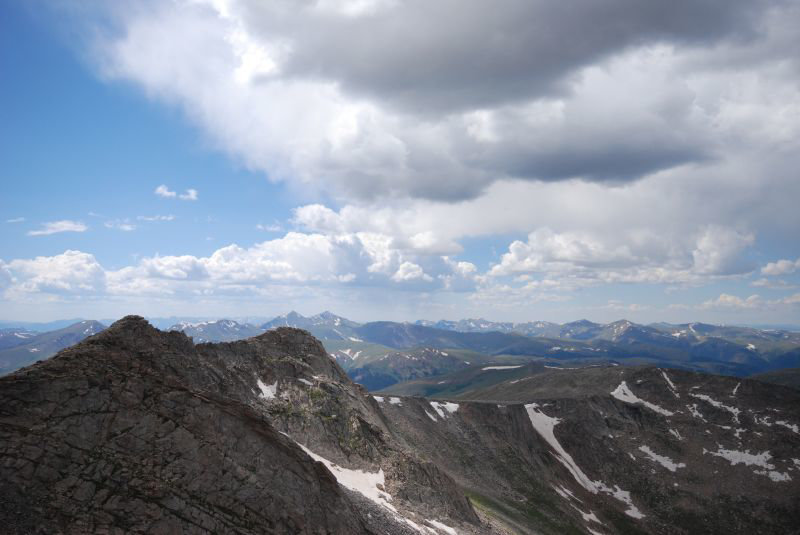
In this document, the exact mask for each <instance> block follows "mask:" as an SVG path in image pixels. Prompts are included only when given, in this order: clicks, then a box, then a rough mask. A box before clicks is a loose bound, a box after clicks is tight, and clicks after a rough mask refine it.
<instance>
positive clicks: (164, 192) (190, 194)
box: [153, 184, 197, 201]
mask: <svg viewBox="0 0 800 535" xmlns="http://www.w3.org/2000/svg"><path fill="white" fill-rule="evenodd" d="M153 193H155V194H156V195H157V196H158V197H161V198H162V199H174V198H176V197H177V198H178V199H180V200H182V201H196V200H197V190H196V189H192V188H189V189H187V190H186V191H185V192H183V193H181V194H180V195H179V194H178V192H176V191H172V190H171V189H169V188H168V187H167V186H166V184H161V185H160V186H158V187H157V188H156V189H155V191H153Z"/></svg>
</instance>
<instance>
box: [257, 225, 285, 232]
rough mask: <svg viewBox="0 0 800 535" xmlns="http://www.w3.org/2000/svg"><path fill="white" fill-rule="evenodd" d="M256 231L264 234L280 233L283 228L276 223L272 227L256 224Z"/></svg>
mask: <svg viewBox="0 0 800 535" xmlns="http://www.w3.org/2000/svg"><path fill="white" fill-rule="evenodd" d="M256 230H263V231H264V232H281V231H282V230H283V227H281V226H280V225H278V224H277V223H274V224H272V225H262V224H261V223H258V224H257V225H256Z"/></svg>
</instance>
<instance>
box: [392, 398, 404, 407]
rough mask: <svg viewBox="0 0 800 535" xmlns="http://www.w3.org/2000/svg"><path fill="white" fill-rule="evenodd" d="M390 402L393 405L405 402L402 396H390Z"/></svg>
mask: <svg viewBox="0 0 800 535" xmlns="http://www.w3.org/2000/svg"><path fill="white" fill-rule="evenodd" d="M389 403H390V404H391V405H402V404H403V402H402V400H401V399H400V398H394V397H392V398H389Z"/></svg>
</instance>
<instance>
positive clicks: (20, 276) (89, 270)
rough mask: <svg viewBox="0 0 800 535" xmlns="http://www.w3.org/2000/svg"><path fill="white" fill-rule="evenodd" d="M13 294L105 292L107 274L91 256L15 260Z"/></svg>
mask: <svg viewBox="0 0 800 535" xmlns="http://www.w3.org/2000/svg"><path fill="white" fill-rule="evenodd" d="M6 268H7V269H8V271H10V273H11V274H12V277H13V279H12V280H13V282H12V284H11V286H10V288H9V291H10V292H11V293H12V294H29V293H54V294H64V293H69V294H81V295H84V294H88V295H91V294H96V293H100V292H102V291H103V290H104V285H105V271H104V270H103V268H102V266H101V265H100V264H99V263H98V262H97V260H96V259H95V257H94V256H93V255H91V254H87V253H83V252H80V251H72V250H67V251H65V252H64V253H62V254H60V255H55V256H38V257H36V258H34V259H31V260H12V261H11V262H9V263H8V264H6Z"/></svg>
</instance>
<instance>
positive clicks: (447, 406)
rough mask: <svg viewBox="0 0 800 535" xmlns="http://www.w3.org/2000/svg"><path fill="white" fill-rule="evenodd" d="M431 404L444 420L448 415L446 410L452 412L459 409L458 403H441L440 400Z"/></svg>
mask: <svg viewBox="0 0 800 535" xmlns="http://www.w3.org/2000/svg"><path fill="white" fill-rule="evenodd" d="M430 404H431V407H433V410H435V411H436V413H437V414H438V415H439V416H440V417H441V418H442V419H443V420H444V418H445V417H446V416H447V415H446V414H445V411H447V412H449V413H450V414H452V413H454V412H456V411H457V410H458V403H449V402H448V403H439V402H438V401H431V402H430Z"/></svg>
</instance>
